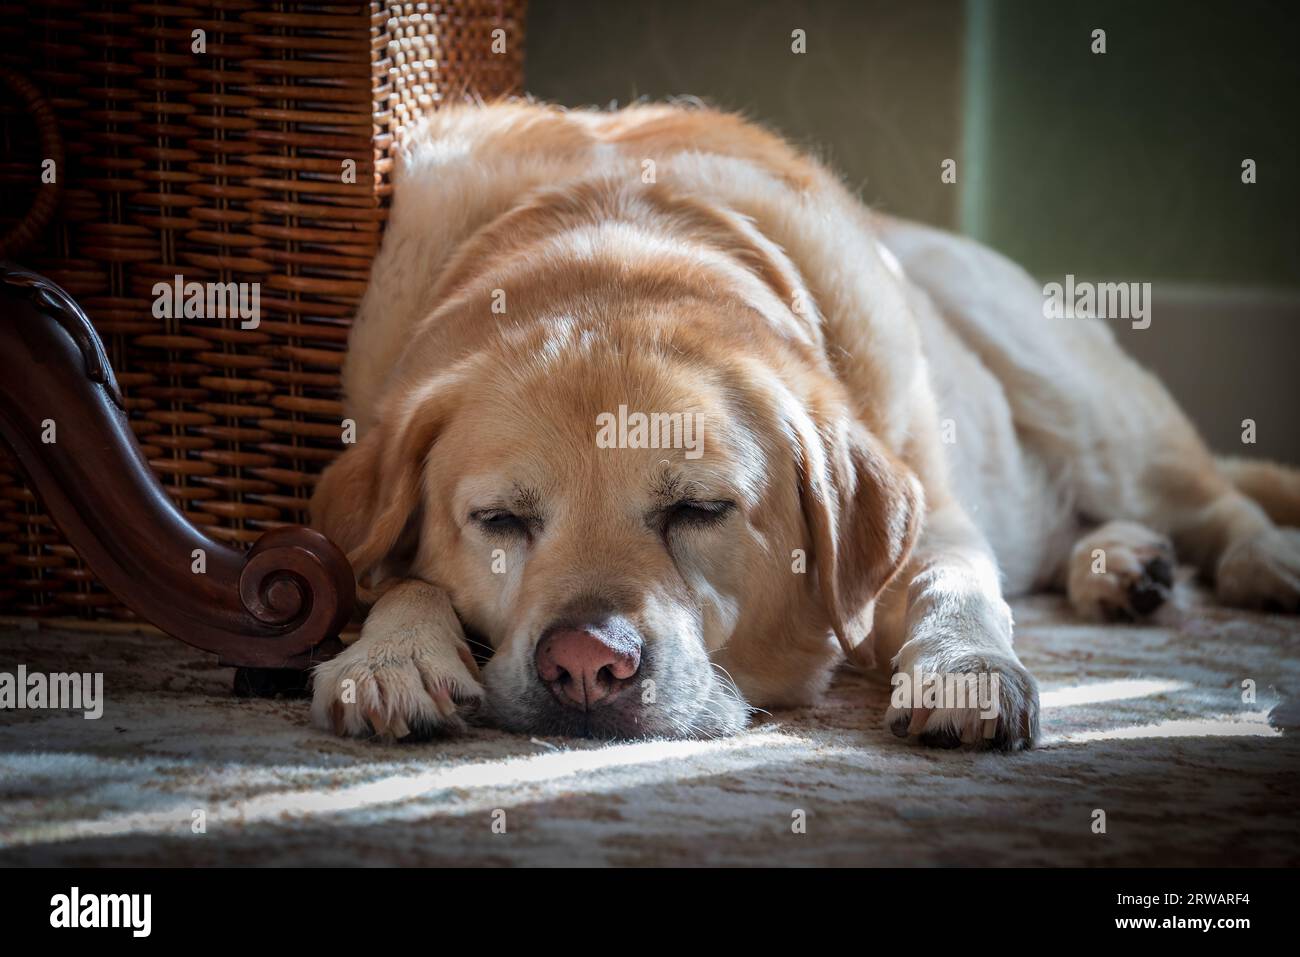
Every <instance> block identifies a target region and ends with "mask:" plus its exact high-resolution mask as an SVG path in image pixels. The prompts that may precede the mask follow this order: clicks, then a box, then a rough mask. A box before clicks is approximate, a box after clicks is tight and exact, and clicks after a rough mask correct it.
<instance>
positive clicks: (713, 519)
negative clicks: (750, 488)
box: [663, 500, 736, 532]
mask: <svg viewBox="0 0 1300 957" xmlns="http://www.w3.org/2000/svg"><path fill="white" fill-rule="evenodd" d="M735 507H736V503H735V502H728V501H715V502H700V501H694V500H683V501H681V502H677V503H675V504H673V505H670V506H669V507H668V508H667V509H665V510H664V512H663V524H664V531H665V532H667V531H670V530H672V529H674V528H713V527H715V526H718V525H721V524H722V523H723V522H724V521H725V520H726V518H727V516H728V515H729V514H730V513H731V511H732V510H733V509H735Z"/></svg>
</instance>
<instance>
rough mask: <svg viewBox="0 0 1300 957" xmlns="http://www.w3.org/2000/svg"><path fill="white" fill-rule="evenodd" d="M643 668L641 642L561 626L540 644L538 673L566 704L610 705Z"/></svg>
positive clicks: (584, 706)
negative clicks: (638, 670)
mask: <svg viewBox="0 0 1300 957" xmlns="http://www.w3.org/2000/svg"><path fill="white" fill-rule="evenodd" d="M640 667H641V646H640V642H638V641H634V640H628V638H627V637H625V636H624V635H621V634H611V635H609V636H604V635H603V634H597V633H594V632H592V631H587V630H586V629H583V628H561V629H559V630H557V631H554V632H552V633H551V634H549V635H547V636H546V637H545V638H543V639H542V640H541V642H539V643H538V645H537V675H538V677H540V678H541V679H542V681H544V682H545V683H546V684H547V686H548V687H549V688H550V689H551V693H552V694H554V695H555V697H557V698H558V699H559V700H560V701H561V702H562V703H564V704H568V705H572V706H575V707H579V708H595V707H598V706H599V705H602V704H607V703H608V701H609V699H611V698H613V697H614V696H615V695H616V694H618V692H620V691H622V690H623V688H625V687H627V685H628V684H629V683H630V680H631V679H632V677H633V676H634V675H635V674H636V672H637V669H638V668H640Z"/></svg>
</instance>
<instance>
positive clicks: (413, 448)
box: [311, 380, 454, 600]
mask: <svg viewBox="0 0 1300 957" xmlns="http://www.w3.org/2000/svg"><path fill="white" fill-rule="evenodd" d="M453 391H454V390H452V389H450V388H448V386H447V383H446V382H445V381H442V380H439V381H435V382H433V383H430V384H428V385H426V386H424V387H422V388H420V389H418V390H416V391H415V392H412V393H408V394H407V395H405V396H401V397H398V398H395V399H394V400H393V401H391V402H389V403H387V404H386V407H385V408H384V409H383V410H382V412H381V417H380V420H379V422H378V423H377V424H376V425H374V426H372V427H371V428H370V429H369V430H368V431H367V432H366V434H365V435H364V436H362V438H361V440H360V441H359V442H358V443H357V444H356V445H354V446H353V447H352V448H350V449H348V450H347V451H346V452H344V453H343V454H342V455H341V456H340V457H339V458H338V459H337V460H335V461H334V463H333V464H331V465H330V466H329V467H328V468H327V469H325V471H324V472H323V473H322V474H321V477H320V480H319V481H318V482H317V483H316V490H315V492H314V493H313V494H312V497H311V524H312V525H313V527H315V528H317V529H319V530H320V531H322V532H324V533H325V534H326V535H327V536H329V538H331V539H332V540H333V541H334V542H335V544H337V545H338V546H339V548H341V549H343V551H344V552H345V553H346V554H347V556H348V561H350V562H351V563H352V570H353V573H354V574H355V575H356V578H357V584H358V585H359V586H362V587H361V588H360V590H359V593H360V594H361V596H362V599H363V600H370V599H373V597H374V593H373V592H372V591H370V590H369V589H367V588H365V587H364V583H365V582H366V581H367V579H370V578H374V579H376V581H375V584H376V585H377V584H378V583H379V582H380V581H382V579H383V578H384V577H386V576H388V575H390V574H391V573H392V571H393V569H392V567H391V562H390V559H392V558H393V557H394V553H395V552H397V551H399V550H401V546H402V545H403V543H404V540H405V539H406V537H407V536H406V535H404V533H405V532H408V531H409V530H408V525H410V524H411V523H412V522H414V521H416V520H417V519H418V513H419V509H420V504H421V495H420V491H421V485H422V479H423V475H424V462H425V459H426V458H427V457H428V455H429V452H430V450H431V449H432V448H433V445H434V442H435V441H436V440H437V437H438V434H439V433H440V432H441V431H442V429H443V427H444V425H445V424H446V421H447V418H448V417H449V415H450V403H451V393H452V392H453Z"/></svg>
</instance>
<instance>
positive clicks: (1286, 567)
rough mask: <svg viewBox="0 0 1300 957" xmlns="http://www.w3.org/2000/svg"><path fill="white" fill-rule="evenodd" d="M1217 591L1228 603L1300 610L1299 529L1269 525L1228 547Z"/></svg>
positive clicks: (1218, 572)
mask: <svg viewBox="0 0 1300 957" xmlns="http://www.w3.org/2000/svg"><path fill="white" fill-rule="evenodd" d="M1214 591H1215V595H1216V596H1217V597H1218V599H1219V601H1221V602H1223V603H1224V604H1225V605H1235V606H1238V607H1241V608H1261V609H1263V610H1264V611H1285V612H1295V611H1300V529H1295V528H1270V529H1268V530H1267V531H1264V532H1260V533H1259V534H1258V535H1255V536H1254V537H1252V538H1248V539H1245V540H1244V541H1241V542H1237V543H1236V544H1234V545H1231V546H1229V547H1228V549H1227V551H1225V552H1224V553H1223V556H1222V557H1221V558H1220V559H1219V567H1218V569H1217V570H1216V571H1215V575H1214Z"/></svg>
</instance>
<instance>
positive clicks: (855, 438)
mask: <svg viewBox="0 0 1300 957" xmlns="http://www.w3.org/2000/svg"><path fill="white" fill-rule="evenodd" d="M796 431H797V433H798V435H799V443H800V446H801V451H802V461H801V463H800V500H801V503H802V506H803V512H804V520H805V521H806V522H807V523H808V529H809V531H810V533H811V535H812V543H813V559H814V567H815V568H816V569H817V577H818V583H819V586H820V589H821V595H822V602H823V604H824V605H825V606H826V611H827V614H829V616H830V619H831V624H832V627H833V628H834V629H835V636H836V637H837V638H838V639H839V641H840V645H841V646H842V647H843V648H844V651H845V653H846V654H847V653H849V652H850V651H852V650H853V648H854V647H855V646H856V645H857V644H859V643H860V642H861V641H862V640H863V639H865V638H866V636H867V633H868V632H869V631H870V629H871V620H870V618H865V619H864V618H863V613H864V612H866V611H867V610H868V609H869V608H870V607H871V603H872V602H873V601H874V600H875V598H876V597H877V596H878V595H879V594H880V593H881V592H882V591H884V589H885V586H886V585H888V584H889V582H890V580H891V579H892V578H893V577H894V575H896V574H897V573H898V571H899V569H900V568H902V567H903V563H904V562H906V561H907V557H908V554H909V553H910V552H911V550H912V545H913V543H915V541H916V537H917V535H918V534H919V533H920V528H921V520H922V516H923V514H924V493H923V492H922V489H921V483H920V482H919V481H917V479H916V476H914V475H913V474H912V472H911V471H910V470H909V469H908V468H906V467H905V466H904V465H903V464H902V463H900V462H898V461H897V460H896V459H895V458H894V457H893V456H892V455H891V454H890V453H889V452H888V451H887V450H886V449H885V448H884V446H883V445H881V444H880V442H879V441H878V440H877V439H876V438H875V436H873V435H872V434H871V433H870V432H869V431H868V430H867V429H866V428H864V427H863V426H862V425H861V424H860V423H858V422H856V421H853V420H851V419H849V418H848V417H847V416H846V417H843V418H842V419H841V420H840V421H838V422H837V423H835V424H834V425H832V426H830V427H827V428H824V429H822V430H821V434H818V433H817V432H816V431H812V430H810V429H807V428H805V429H798V428H797V429H796ZM810 433H811V434H810Z"/></svg>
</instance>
